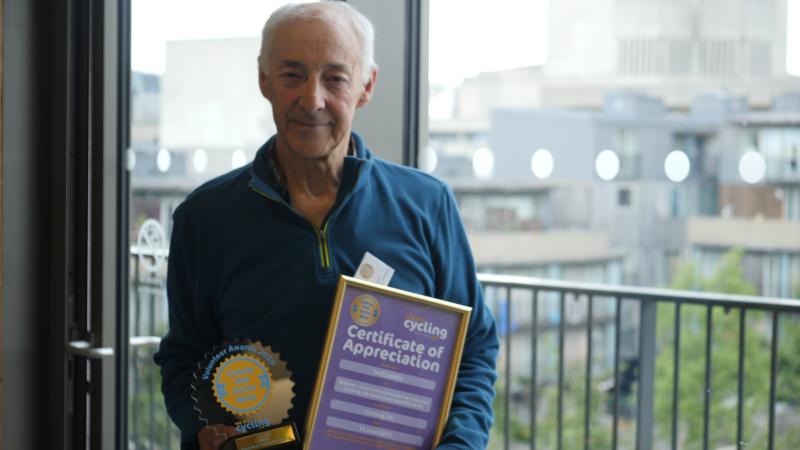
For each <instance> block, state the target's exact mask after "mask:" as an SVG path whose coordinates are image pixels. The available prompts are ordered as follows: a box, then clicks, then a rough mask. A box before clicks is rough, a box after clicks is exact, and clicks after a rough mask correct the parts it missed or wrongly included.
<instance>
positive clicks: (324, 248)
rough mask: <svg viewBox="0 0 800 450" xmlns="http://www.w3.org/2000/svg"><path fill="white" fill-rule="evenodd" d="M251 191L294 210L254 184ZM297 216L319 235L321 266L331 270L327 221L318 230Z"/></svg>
mask: <svg viewBox="0 0 800 450" xmlns="http://www.w3.org/2000/svg"><path fill="white" fill-rule="evenodd" d="M250 189H252V190H253V191H255V192H256V193H257V194H259V195H261V196H263V197H265V198H267V199H269V200H272V201H274V202H278V203H281V204H283V205H285V206H286V207H288V208H289V209H290V210H291V209H292V208H291V207H289V205H287V204H286V202H284V201H283V200H282V199H279V198H275V197H273V196H271V195H269V194H267V193H265V192H261V191H260V190H258V189H256V187H255V186H253V185H252V184H251V185H250ZM292 212H294V213H295V214H297V212H296V211H294V210H292ZM297 215H298V216H299V217H301V218H302V219H303V220H305V221H306V223H307V224H308V225H309V226H310V227H311V229H312V230H314V234H316V235H317V241H318V242H319V256H320V265H321V266H322V268H323V269H326V270H327V269H330V267H331V256H330V250H329V249H328V239H327V238H326V236H327V235H328V221H327V219H326V220H325V223H324V224H323V226H322V229H321V230H319V229H317V227H315V226H314V224H313V223H311V222H309V221H308V219H306V218H305V217H303V216H301V215H300V214H297Z"/></svg>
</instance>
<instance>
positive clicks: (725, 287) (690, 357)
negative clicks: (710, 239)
mask: <svg viewBox="0 0 800 450" xmlns="http://www.w3.org/2000/svg"><path fill="white" fill-rule="evenodd" d="M742 256H743V251H742V250H741V249H734V250H731V251H728V252H727V253H725V254H724V255H723V257H722V259H721V261H720V263H719V265H718V266H717V268H716V270H715V271H714V273H712V274H711V276H709V277H702V276H701V275H699V274H698V271H697V269H696V267H695V266H694V264H692V263H689V264H686V265H685V266H683V267H682V268H681V269H680V270H679V271H678V273H677V274H676V276H675V278H674V280H673V283H672V286H671V287H672V288H674V289H682V290H688V289H694V290H702V291H709V292H719V293H728V294H742V295H755V294H756V292H757V291H756V289H755V287H754V286H753V285H752V284H751V283H749V282H748V281H747V280H746V279H745V278H744V276H743V273H742V268H741V260H742ZM740 314H741V310H731V309H725V308H722V307H714V308H713V310H712V324H713V326H712V339H711V342H712V346H711V351H712V358H711V360H712V371H711V373H712V377H711V396H710V414H709V427H708V430H709V444H710V446H711V448H719V447H722V446H735V444H736V443H735V440H736V423H737V422H736V413H737V405H738V401H737V389H738V373H739V371H738V367H739V366H738V363H739V326H740V325H739V320H740ZM770 318H771V315H768V314H766V313H764V312H758V311H748V312H747V313H746V325H745V331H746V333H745V349H744V361H745V377H744V395H743V399H744V402H743V403H744V410H743V412H744V418H743V424H744V430H743V431H744V441H745V442H747V443H748V448H749V449H750V448H761V447H766V441H767V438H766V430H767V427H766V426H762V424H763V425H766V417H767V414H768V400H769V368H770V351H769V349H770V339H771V336H770V332H769V331H770V326H769V325H770V323H771V322H770ZM706 321H707V307H706V306H702V305H697V306H695V305H686V306H682V307H681V341H680V374H679V375H680V384H679V392H678V399H679V400H678V401H679V417H680V423H679V432H678V436H679V441H680V445H679V447H682V448H697V447H699V446H700V445H701V444H702V442H703V432H704V429H703V420H704V399H705V392H704V390H705V376H706V356H705V353H706ZM674 324H675V307H674V305H660V306H659V310H658V330H657V333H658V342H659V343H661V346H660V347H659V348H658V349H657V351H658V355H657V357H656V380H655V384H656V387H655V399H654V402H655V408H656V411H655V414H656V422H657V432H658V433H659V436H660V437H661V439H662V440H667V441H668V437H669V436H670V434H671V432H672V428H671V426H672V425H671V418H672V407H673V403H672V387H673V375H674V367H673V355H674V354H673V352H674V348H675V347H674V345H675V340H674V335H673V330H674ZM785 330H791V331H787V333H786V334H787V338H788V339H784V341H791V340H792V339H796V341H795V342H794V343H793V345H791V348H792V349H797V348H799V347H798V346H797V345H798V343H800V331H799V330H798V327H797V326H796V324H795V326H793V327H792V326H788V327H785ZM795 334H796V335H797V336H796V337H795ZM786 347H787V348H789V347H790V346H786ZM781 355H785V358H784V359H781V362H782V364H783V365H785V368H784V367H781V370H780V372H779V375H778V376H779V378H781V379H785V380H789V381H787V383H786V384H785V386H786V387H785V388H784V390H783V391H779V392H783V393H784V394H785V395H786V396H793V397H794V399H795V401H797V395H798V394H797V392H800V391H798V390H797V386H795V385H796V384H797V380H796V376H795V375H793V374H792V372H790V371H791V370H795V372H793V373H794V374H796V373H798V372H797V370H798V362H797V358H796V355H797V353H794V354H792V353H790V352H788V351H785V352H784V351H782V352H781ZM793 357H794V358H793ZM781 375H783V376H781ZM792 389H794V390H792ZM785 431H786V432H785V433H781V435H780V437H779V438H780V441H783V443H785V445H787V446H788V447H781V448H800V441H799V440H800V437H799V436H798V434H799V433H800V430H793V431H792V430H785Z"/></svg>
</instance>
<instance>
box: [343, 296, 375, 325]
mask: <svg viewBox="0 0 800 450" xmlns="http://www.w3.org/2000/svg"><path fill="white" fill-rule="evenodd" d="M350 317H352V318H353V320H354V321H355V322H356V323H357V324H359V325H362V326H365V327H369V326H372V325H373V324H374V323H375V322H377V321H378V319H379V318H380V317H381V304H380V303H378V300H377V299H376V298H375V297H373V296H371V295H366V294H365V295H359V296H358V297H356V298H354V299H353V301H352V302H351V303H350Z"/></svg>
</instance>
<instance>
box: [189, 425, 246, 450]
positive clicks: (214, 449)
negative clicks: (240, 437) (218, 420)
mask: <svg viewBox="0 0 800 450" xmlns="http://www.w3.org/2000/svg"><path fill="white" fill-rule="evenodd" d="M236 434H238V433H237V432H236V428H234V427H231V426H227V425H208V426H206V427H203V428H202V429H201V430H200V431H199V432H198V433H197V441H198V442H199V443H200V450H218V449H219V446H220V445H222V443H223V442H225V441H226V440H228V438H230V437H233V436H235V435H236Z"/></svg>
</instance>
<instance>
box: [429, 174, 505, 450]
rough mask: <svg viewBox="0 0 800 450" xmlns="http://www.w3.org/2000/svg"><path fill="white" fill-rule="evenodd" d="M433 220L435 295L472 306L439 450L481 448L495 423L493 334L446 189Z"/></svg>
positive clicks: (494, 338) (459, 219)
mask: <svg viewBox="0 0 800 450" xmlns="http://www.w3.org/2000/svg"><path fill="white" fill-rule="evenodd" d="M438 221H439V222H438V224H437V227H436V233H437V234H436V235H435V236H434V240H435V241H434V245H433V248H434V257H433V260H434V261H433V262H434V266H435V267H436V291H437V293H436V296H437V297H438V298H442V299H445V300H450V301H454V302H457V303H463V304H466V305H468V306H471V307H472V314H471V315H470V321H469V328H468V330H467V336H466V342H465V343H464V351H463V355H462V359H461V365H460V367H459V369H458V378H457V380H456V385H455V392H454V394H453V402H452V404H451V407H450V408H451V409H450V416H449V418H448V421H447V425H446V427H445V430H444V433H443V435H442V440H441V442H440V445H439V447H438V448H439V449H485V448H486V446H487V444H488V440H489V430H490V429H491V427H492V422H493V420H494V410H493V408H492V403H493V400H494V396H495V391H494V383H495V381H496V380H497V372H496V371H495V364H496V359H497V352H498V347H499V342H498V339H497V330H496V329H495V322H494V318H493V317H492V314H491V312H490V311H489V309H488V308H487V307H486V305H485V304H484V302H483V290H482V289H481V285H480V283H479V282H478V278H477V275H476V271H475V262H474V260H473V258H472V252H471V251H470V247H469V242H468V240H467V236H466V232H465V231H464V226H463V225H462V223H461V218H460V216H459V214H458V208H457V206H456V202H455V198H454V197H453V194H452V192H451V191H450V189H449V188H447V187H445V188H444V192H443V194H442V205H441V211H440V214H439V218H438Z"/></svg>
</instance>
